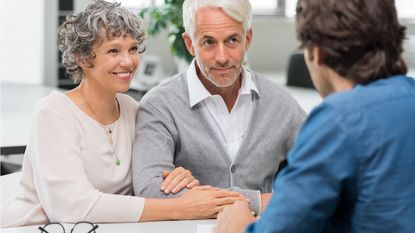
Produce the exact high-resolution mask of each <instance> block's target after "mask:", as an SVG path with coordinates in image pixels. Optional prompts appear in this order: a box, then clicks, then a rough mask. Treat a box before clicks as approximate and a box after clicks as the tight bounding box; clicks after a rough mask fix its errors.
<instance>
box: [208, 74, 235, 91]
mask: <svg viewBox="0 0 415 233" xmlns="http://www.w3.org/2000/svg"><path fill="white" fill-rule="evenodd" d="M220 79H221V80H220V81H216V80H217V79H214V80H212V79H210V80H209V81H210V82H211V83H213V85H215V86H216V87H219V88H226V87H230V86H232V85H233V84H235V82H236V80H237V79H238V78H232V79H231V78H223V77H221V78H220Z"/></svg>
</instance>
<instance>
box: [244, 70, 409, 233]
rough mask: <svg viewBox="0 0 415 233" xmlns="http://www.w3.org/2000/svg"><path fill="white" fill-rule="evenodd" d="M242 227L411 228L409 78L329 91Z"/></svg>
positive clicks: (276, 229) (298, 230)
mask: <svg viewBox="0 0 415 233" xmlns="http://www.w3.org/2000/svg"><path fill="white" fill-rule="evenodd" d="M274 190H275V192H274V194H273V197H272V199H271V200H270V202H269V205H268V207H267V209H266V211H265V212H264V214H263V215H262V216H261V217H260V219H259V220H258V221H257V222H256V223H254V224H251V225H250V226H248V228H247V229H246V232H261V233H268V232H293V233H301V232H307V233H311V232H364V233H365V232H375V233H382V232H385V233H390V232H394V233H396V232H398V233H399V232H415V80H414V79H412V78H408V77H405V76H395V77H390V78H388V79H382V80H378V81H375V82H373V83H370V84H368V85H356V86H355V87H354V88H353V89H352V90H350V91H346V92H341V93H334V94H332V95H330V96H328V97H327V98H326V99H325V100H324V102H323V103H322V104H321V105H319V106H318V107H316V108H315V109H314V110H313V111H312V112H311V114H310V116H309V118H308V119H307V121H306V122H305V124H304V126H303V128H302V130H301V132H300V134H299V136H298V138H297V142H296V143H295V145H294V147H293V148H292V150H291V151H290V153H289V155H288V165H287V167H286V168H285V169H283V170H282V171H281V173H280V174H279V175H278V177H277V179H276V181H275V182H274Z"/></svg>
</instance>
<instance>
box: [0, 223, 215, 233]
mask: <svg viewBox="0 0 415 233" xmlns="http://www.w3.org/2000/svg"><path fill="white" fill-rule="evenodd" d="M215 223H216V220H191V221H159V222H144V223H118V224H98V229H97V230H96V232H97V233H114V232H122V233H159V232H168V233H197V228H198V225H212V224H215ZM64 226H65V231H66V232H70V229H71V227H72V224H64ZM38 227H39V226H27V227H16V228H6V229H1V232H2V233H33V232H40V231H39V230H38Z"/></svg>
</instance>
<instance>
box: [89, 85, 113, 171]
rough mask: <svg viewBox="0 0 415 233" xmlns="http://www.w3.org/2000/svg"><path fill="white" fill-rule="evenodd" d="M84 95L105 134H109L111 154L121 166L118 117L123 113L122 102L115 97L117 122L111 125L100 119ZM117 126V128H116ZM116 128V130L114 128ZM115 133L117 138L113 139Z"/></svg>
mask: <svg viewBox="0 0 415 233" xmlns="http://www.w3.org/2000/svg"><path fill="white" fill-rule="evenodd" d="M81 95H82V97H83V98H84V100H85V103H86V105H87V106H88V109H89V111H91V112H92V114H94V117H95V119H96V121H97V122H98V124H99V125H100V126H101V127H102V128H103V129H104V132H105V135H106V136H107V141H108V143H109V144H110V146H111V149H112V150H111V154H112V156H113V157H114V159H115V164H116V165H117V166H119V165H120V164H121V161H120V159H119V158H118V138H119V124H118V119H119V117H120V115H121V109H120V103H119V102H118V99H117V98H115V108H114V112H115V119H116V120H115V122H114V123H112V124H109V125H104V124H102V123H101V122H100V121H99V118H98V115H97V114H96V113H95V111H94V110H92V108H91V106H90V105H89V102H88V100H87V99H86V98H85V96H84V94H83V93H82V92H81ZM115 127H116V128H115ZM114 129H116V130H114ZM113 135H115V136H116V138H115V140H113Z"/></svg>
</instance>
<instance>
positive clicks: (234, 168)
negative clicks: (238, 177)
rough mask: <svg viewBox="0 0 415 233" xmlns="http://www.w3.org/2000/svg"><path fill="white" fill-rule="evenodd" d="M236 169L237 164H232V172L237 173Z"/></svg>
mask: <svg viewBox="0 0 415 233" xmlns="http://www.w3.org/2000/svg"><path fill="white" fill-rule="evenodd" d="M235 170H236V166H235V165H232V166H231V172H232V173H235Z"/></svg>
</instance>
